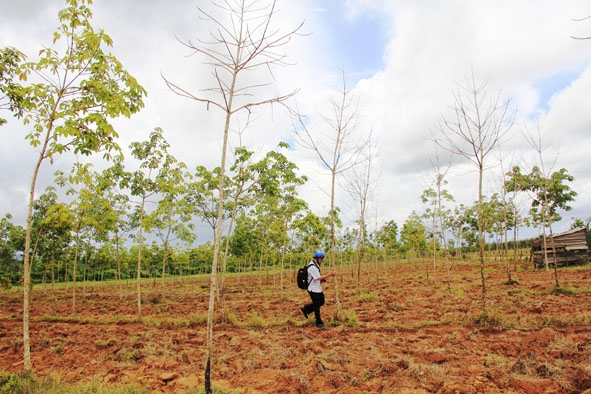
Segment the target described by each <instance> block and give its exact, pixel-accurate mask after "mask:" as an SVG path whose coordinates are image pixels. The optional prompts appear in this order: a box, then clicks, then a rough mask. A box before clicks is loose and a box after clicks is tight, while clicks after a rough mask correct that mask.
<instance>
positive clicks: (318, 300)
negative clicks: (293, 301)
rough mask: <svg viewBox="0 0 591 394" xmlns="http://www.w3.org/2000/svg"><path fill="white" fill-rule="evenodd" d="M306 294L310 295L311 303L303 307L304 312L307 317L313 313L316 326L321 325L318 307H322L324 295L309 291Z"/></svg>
mask: <svg viewBox="0 0 591 394" xmlns="http://www.w3.org/2000/svg"><path fill="white" fill-rule="evenodd" d="M308 294H310V299H311V300H312V303H311V304H306V305H304V312H305V313H306V314H307V315H309V314H310V313H312V312H314V317H315V318H316V324H323V323H322V319H321V318H320V307H321V306H322V305H324V293H313V292H311V291H309V292H308Z"/></svg>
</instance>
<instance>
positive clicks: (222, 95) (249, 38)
mask: <svg viewBox="0 0 591 394" xmlns="http://www.w3.org/2000/svg"><path fill="white" fill-rule="evenodd" d="M211 5H212V9H211V10H207V9H205V8H203V7H198V11H199V15H200V17H201V20H202V21H203V22H204V23H205V24H207V25H208V26H209V27H210V30H209V32H210V37H209V38H203V39H199V40H198V41H197V42H196V43H194V42H192V41H186V42H183V45H184V46H185V47H187V48H188V49H189V50H190V51H191V52H192V53H193V54H194V55H198V56H199V57H200V58H202V59H204V61H205V63H206V64H208V65H209V66H211V68H212V74H213V76H214V81H213V85H212V86H209V87H207V88H206V89H205V90H199V91H198V92H196V93H194V92H192V91H191V90H189V89H187V88H183V87H182V86H181V85H179V84H177V83H174V82H172V81H171V80H169V79H167V78H164V80H165V82H166V84H167V86H168V87H169V88H170V89H171V90H172V91H173V92H175V93H177V94H179V95H180V96H183V97H186V98H189V99H191V100H194V101H196V102H199V103H204V104H206V106H207V108H210V107H214V108H217V109H219V110H220V111H221V113H222V114H223V115H222V116H223V117H224V127H223V130H222V144H221V157H220V167H219V168H220V182H219V186H218V190H219V191H218V194H219V196H218V201H217V216H218V219H217V226H216V228H215V237H214V256H213V263H212V272H211V285H210V297H209V306H208V313H207V354H206V360H205V381H204V388H205V392H206V394H211V392H212V390H211V362H212V355H213V323H214V316H213V313H214V300H215V294H216V285H217V277H216V273H217V269H218V263H219V261H220V255H221V253H220V252H221V241H222V239H221V238H222V219H223V217H224V201H225V198H224V192H225V185H224V178H225V176H226V175H225V173H226V155H227V150H228V139H229V135H230V127H231V125H232V119H233V118H234V117H235V115H237V114H238V113H241V112H251V111H253V110H254V109H255V108H257V107H260V106H266V105H272V104H281V103H285V101H287V100H288V99H289V98H290V97H292V96H293V95H294V94H295V93H296V91H293V92H291V93H288V94H286V95H276V94H271V95H270V96H268V97H261V93H259V92H264V91H265V89H263V88H265V87H269V86H271V85H272V84H273V81H274V75H273V68H274V67H276V66H283V65H285V64H286V63H285V60H286V54H285V53H284V51H283V49H284V47H285V46H286V45H287V44H288V43H289V41H290V40H291V39H292V38H293V37H294V36H295V35H297V34H298V31H299V30H300V28H301V27H302V25H303V23H301V24H300V25H298V26H297V27H295V28H294V29H291V30H287V31H286V32H285V33H284V32H282V31H281V29H279V28H278V27H277V26H275V24H276V22H275V21H276V19H277V18H276V16H277V8H276V1H274V0H272V1H269V2H261V1H260V0H224V1H212V2H211ZM220 11H221V12H222V13H223V14H224V15H223V16H220V17H218V16H217V15H219V12H220ZM253 75H256V78H254V79H252V76H253ZM263 94H265V93H263Z"/></svg>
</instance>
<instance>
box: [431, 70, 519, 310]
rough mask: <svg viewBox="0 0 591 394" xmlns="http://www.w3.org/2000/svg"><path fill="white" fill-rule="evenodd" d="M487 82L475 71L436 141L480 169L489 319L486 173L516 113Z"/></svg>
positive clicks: (481, 239)
mask: <svg viewBox="0 0 591 394" xmlns="http://www.w3.org/2000/svg"><path fill="white" fill-rule="evenodd" d="M487 86H488V81H487V80H485V81H483V82H477V81H476V78H475V76H474V72H472V74H471V75H470V77H468V78H466V83H465V84H464V85H460V86H459V87H458V91H457V93H456V94H455V95H454V104H453V105H452V108H451V110H452V111H451V112H452V113H451V115H450V116H449V117H448V118H442V119H441V121H440V127H439V130H440V136H439V137H435V143H436V144H437V145H439V146H440V147H442V148H443V149H445V150H447V151H449V152H451V153H453V154H456V155H459V156H461V157H463V158H464V159H466V160H467V161H468V162H469V163H470V164H471V165H472V166H473V167H475V168H476V169H477V171H478V204H477V208H478V210H477V218H478V245H479V260H480V281H481V289H482V318H483V320H484V321H486V320H487V319H488V309H487V305H486V276H485V263H484V247H485V240H484V213H483V211H482V209H481V208H482V207H483V185H484V172H485V170H486V169H487V168H488V167H489V166H490V165H491V163H490V155H491V153H492V152H493V151H494V149H496V147H497V146H498V145H499V144H501V142H502V141H503V138H504V137H505V135H506V134H507V133H508V132H509V131H510V130H511V128H512V126H513V120H514V117H515V112H514V111H512V109H511V106H510V103H511V101H510V99H509V98H503V97H502V96H501V92H499V93H498V94H497V95H493V96H491V95H489V94H488V91H487Z"/></svg>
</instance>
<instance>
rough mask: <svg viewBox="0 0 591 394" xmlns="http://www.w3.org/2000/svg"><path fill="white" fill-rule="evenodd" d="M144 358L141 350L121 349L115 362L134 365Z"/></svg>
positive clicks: (116, 355) (116, 354) (115, 356)
mask: <svg viewBox="0 0 591 394" xmlns="http://www.w3.org/2000/svg"><path fill="white" fill-rule="evenodd" d="M143 357H144V356H143V355H142V354H141V352H140V351H139V349H126V348H122V349H119V350H118V351H117V352H116V353H115V354H114V356H113V359H114V360H115V361H119V362H124V363H132V364H135V363H136V362H137V361H139V360H141V359H142V358H143Z"/></svg>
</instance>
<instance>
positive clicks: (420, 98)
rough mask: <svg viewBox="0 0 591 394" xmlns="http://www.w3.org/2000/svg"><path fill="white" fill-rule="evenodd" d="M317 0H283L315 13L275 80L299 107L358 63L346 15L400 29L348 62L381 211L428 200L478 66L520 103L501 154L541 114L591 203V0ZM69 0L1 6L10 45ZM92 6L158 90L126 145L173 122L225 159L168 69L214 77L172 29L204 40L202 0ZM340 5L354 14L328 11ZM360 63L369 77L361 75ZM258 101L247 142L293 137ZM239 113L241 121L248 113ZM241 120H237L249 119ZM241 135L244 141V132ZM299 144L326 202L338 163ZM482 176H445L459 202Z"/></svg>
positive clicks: (128, 122)
mask: <svg viewBox="0 0 591 394" xmlns="http://www.w3.org/2000/svg"><path fill="white" fill-rule="evenodd" d="M316 3H317V2H316V1H313V0H302V1H279V3H278V5H279V14H278V17H279V18H280V23H279V25H280V27H281V28H289V27H295V26H297V24H298V23H299V22H301V21H302V20H305V23H304V27H303V29H302V31H301V32H302V33H311V34H310V35H307V36H302V37H296V38H295V39H294V40H293V41H292V42H291V43H290V44H289V46H288V47H286V51H287V53H288V55H289V58H288V62H293V63H295V64H294V65H293V66H289V67H285V68H281V69H278V70H276V77H277V85H276V86H277V90H278V91H280V92H283V93H285V92H289V91H291V90H292V89H299V90H300V91H299V93H298V95H297V103H298V106H299V108H300V110H301V111H302V112H303V113H305V114H307V115H310V116H312V115H314V114H317V112H318V110H319V109H320V110H322V108H326V103H327V97H328V94H329V93H330V92H331V88H332V87H335V86H336V87H338V86H339V78H340V74H339V73H340V69H339V68H340V67H341V66H342V65H343V64H345V63H346V64H360V63H359V62H353V61H350V62H348V60H349V59H343V58H340V56H343V54H345V53H353V54H354V53H356V51H355V49H354V48H353V49H351V48H348V49H349V50H348V51H343V50H341V49H342V48H339V47H341V46H347V45H355V43H353V42H351V41H344V40H342V39H341V37H339V36H338V35H335V34H334V32H335V31H338V30H339V29H344V28H345V29H346V25H345V26H339V28H338V29H337V27H336V26H334V25H331V23H341V24H346V23H354V22H356V21H359V19H360V18H361V19H363V18H365V19H363V20H364V21H366V22H367V21H368V20H369V21H371V22H372V23H379V24H381V25H382V26H383V28H382V30H380V31H381V32H383V34H388V35H389V36H388V37H387V39H386V42H387V45H386V47H385V48H383V54H382V56H379V58H377V59H373V60H372V61H373V62H375V64H376V66H375V67H374V68H373V73H372V74H370V75H368V74H367V72H368V70H371V68H364V69H362V70H360V69H346V70H345V71H346V72H347V74H348V76H351V78H350V79H348V80H351V81H353V82H354V83H356V86H355V89H354V92H355V93H357V94H359V95H360V98H361V111H362V113H363V115H364V118H363V120H364V124H363V126H362V128H361V130H363V131H364V132H367V131H368V130H370V129H371V130H372V131H373V135H374V137H375V138H376V139H377V140H378V141H379V147H378V149H379V153H380V157H379V163H377V165H376V167H379V168H380V169H381V176H380V181H379V187H378V190H376V195H377V197H376V201H375V205H376V216H379V218H380V220H382V221H385V220H391V219H394V220H396V221H397V223H398V224H399V226H401V225H402V223H403V222H404V220H406V218H407V217H408V215H409V214H410V213H411V211H412V210H413V209H414V210H421V209H422V208H423V207H422V206H421V203H420V195H421V193H422V191H423V190H424V189H425V188H426V186H427V185H426V182H427V180H426V179H427V178H428V174H429V173H430V172H432V168H431V166H430V163H429V158H430V156H431V155H432V151H433V149H434V148H433V144H432V142H431V141H430V137H431V133H432V132H433V131H434V130H435V129H436V128H437V120H438V119H439V118H440V117H441V116H443V115H444V114H445V113H446V111H447V110H448V106H449V105H450V104H453V93H454V90H455V89H456V88H457V85H455V82H463V79H464V77H465V76H466V75H467V74H468V73H470V70H472V69H473V70H474V72H475V74H476V76H477V78H488V79H489V80H490V85H489V87H490V90H491V94H492V92H496V91H497V89H502V91H503V92H504V93H506V94H508V95H510V96H511V97H512V99H513V102H514V103H515V104H516V105H517V106H518V111H519V112H518V119H517V123H516V129H515V130H514V132H513V135H514V137H513V138H512V139H511V141H510V142H509V143H508V144H507V145H508V146H507V148H506V149H505V151H510V152H511V155H514V156H515V157H516V159H515V160H513V159H511V158H506V161H505V162H504V165H509V162H514V161H518V160H521V158H527V159H530V160H531V158H532V154H531V152H528V151H527V144H526V143H525V142H524V141H523V138H521V134H520V132H519V128H520V127H522V126H523V125H525V124H528V125H530V126H531V125H537V124H539V127H540V130H541V132H542V133H543V134H542V135H543V136H544V139H545V140H548V141H550V140H551V141H553V142H554V141H556V142H557V153H559V155H558V159H557V163H556V166H557V167H565V168H567V169H568V170H569V173H571V174H573V175H574V176H575V177H576V181H575V184H574V185H573V189H575V190H576V191H578V192H579V197H578V199H577V202H576V203H575V204H573V211H572V213H566V214H564V215H563V216H564V217H565V218H568V217H570V216H571V215H574V216H577V217H582V218H586V217H591V204H590V203H589V202H590V199H589V198H588V196H586V195H585V191H588V190H591V185H590V184H591V164H590V163H591V162H590V161H589V160H588V159H587V156H588V149H589V148H588V147H589V146H591V133H589V128H590V127H591V118H590V115H589V113H590V111H588V108H589V105H590V104H591V103H590V102H589V101H590V100H591V99H590V98H589V97H591V95H590V94H589V92H590V91H591V76H590V73H591V72H590V71H589V59H590V55H591V43H590V42H589V41H580V40H573V39H572V38H571V37H570V36H571V35H576V36H590V35H591V21H587V22H584V21H583V22H574V21H573V20H572V19H573V18H580V17H584V16H587V15H591V4H590V3H589V2H588V1H587V0H573V1H569V2H563V3H561V4H560V5H559V6H557V5H556V2H555V1H554V0H516V1H513V0H500V1H493V0H484V1H478V2H468V1H461V0H452V1H448V0H445V1H444V0H422V1H412V2H410V1H402V0H397V1H391V0H348V1H346V2H344V3H343V2H338V1H334V2H328V3H326V4H325V3H323V6H324V5H325V8H326V10H327V11H326V12H324V11H323V12H319V11H318V5H317V4H316ZM64 4H65V2H62V1H58V0H44V1H41V0H26V1H20V2H9V3H7V4H6V5H5V6H3V12H2V14H0V47H4V46H8V45H11V46H16V47H18V48H21V49H22V50H25V51H26V52H27V53H28V54H30V55H32V56H33V55H34V54H35V53H36V51H37V50H38V49H39V48H40V47H41V46H42V44H48V43H50V41H51V34H52V31H53V30H54V28H55V26H56V24H57V10H59V9H60V8H63V5H64ZM206 4H208V3H207V2H200V3H199V4H198V5H199V6H205V5H206ZM335 7H343V8H335ZM91 8H92V10H93V12H94V15H95V18H94V23H95V27H96V28H104V29H105V31H106V33H107V34H109V35H110V36H111V37H112V38H113V40H114V45H115V47H114V49H113V51H114V53H115V55H116V56H117V57H118V58H119V59H120V60H121V61H122V63H123V64H124V66H125V67H126V68H127V69H128V70H129V71H130V72H131V73H132V75H134V76H136V77H137V78H138V80H139V81H140V83H142V84H143V85H144V86H145V87H146V88H147V90H148V94H149V96H148V98H147V99H146V108H145V109H144V110H143V111H142V112H141V113H140V114H138V115H135V116H133V117H132V118H131V119H120V120H117V121H116V124H117V127H118V130H120V135H121V145H122V146H123V147H126V146H127V145H128V144H129V143H130V142H131V141H134V140H136V141H137V140H141V139H144V138H145V137H146V136H147V135H148V134H149V132H150V131H151V130H152V129H153V128H154V127H162V128H163V129H164V131H165V135H166V138H167V139H168V140H169V142H170V143H171V150H172V152H173V153H174V154H175V155H177V157H178V158H179V159H180V160H183V161H185V162H186V163H187V165H188V166H189V168H194V167H195V165H197V164H205V165H207V166H209V167H212V166H216V165H218V164H219V163H218V162H217V160H219V159H217V158H218V155H219V149H220V146H221V142H220V138H221V134H220V133H221V127H220V123H219V122H220V120H219V119H220V118H219V112H216V110H214V109H210V110H209V111H207V110H206V108H205V106H204V105H202V104H198V103H196V102H192V101H190V100H188V99H184V98H182V97H179V96H177V95H175V94H173V93H172V92H170V91H169V90H168V89H167V88H166V86H165V84H164V81H163V80H162V78H161V75H160V74H161V73H162V74H164V75H165V76H166V77H167V78H169V79H171V80H173V81H175V82H178V83H179V84H181V85H182V86H183V87H187V88H189V89H191V90H192V91H194V92H198V89H203V88H206V87H209V86H210V85H209V84H208V82H207V81H208V79H209V78H211V70H210V69H209V68H208V67H207V66H204V65H203V64H202V62H201V61H200V60H199V59H198V58H197V57H190V56H187V55H189V51H188V50H187V49H186V48H185V47H183V46H182V45H181V44H180V43H179V42H178V41H177V39H176V38H175V36H176V37H178V38H179V39H181V40H193V41H194V42H196V40H197V39H198V38H200V37H201V38H203V37H206V36H205V35H206V34H207V30H206V28H205V26H204V25H203V23H202V22H200V20H199V19H198V14H197V4H196V2H194V1H192V0H183V1H174V2H162V1H156V0H151V1H139V0H138V1H125V2H120V1H115V0H101V1H95V2H94V4H93V5H92V6H91ZM330 12H339V13H341V14H342V15H346V16H347V17H348V18H349V19H347V18H331V17H330V15H329V14H330ZM347 21H349V22H347ZM380 40H382V41H383V37H380V38H379V39H378V37H376V40H369V41H370V42H368V43H367V45H375V44H376V43H378V42H382V41H380ZM374 41H375V42H374ZM357 45H361V44H357ZM358 52H359V51H358ZM352 56H354V55H352ZM356 60H359V59H356ZM363 60H367V59H363ZM380 67H381V69H380ZM376 69H378V70H379V71H377V72H376V71H375V70H376ZM583 70H584V71H583ZM564 73H566V74H568V75H571V74H572V75H573V76H574V77H573V78H574V79H573V80H572V81H571V83H570V85H569V86H559V87H557V89H558V90H557V91H556V92H555V93H554V95H553V96H552V99H551V100H550V101H549V102H548V103H544V102H541V100H542V99H545V98H544V97H543V96H542V95H541V86H540V84H543V83H544V81H546V80H547V79H548V78H551V77H553V76H555V75H561V74H564ZM353 75H355V77H352V76H353ZM358 75H363V76H364V79H361V80H358V78H359V77H358ZM537 114H539V115H541V116H540V117H539V119H535V118H532V116H535V115H537ZM257 115H258V117H256V118H255V119H254V123H253V127H252V128H250V129H249V130H248V131H247V132H246V133H245V134H244V135H243V138H244V140H243V142H245V143H247V144H248V146H250V147H251V149H253V150H257V151H260V152H262V153H263V152H265V151H266V150H268V149H272V148H274V147H275V146H276V145H277V142H278V141H279V140H284V139H288V138H289V129H290V127H291V126H290V121H289V119H287V118H286V117H285V113H284V112H283V111H282V110H281V109H279V108H277V107H275V108H273V113H272V114H271V113H270V110H268V111H262V112H259V113H258V114H257ZM241 122H242V124H244V117H242V118H241ZM16 124H17V122H16V121H15V120H13V119H11V121H10V122H9V124H8V125H6V126H3V127H2V128H0V165H1V166H2V168H3V169H5V168H18V170H16V171H8V172H7V171H3V172H2V174H0V186H1V187H2V190H1V191H0V203H1V204H2V205H1V206H2V208H3V211H4V212H11V213H13V214H14V216H15V218H16V217H17V216H21V217H22V215H23V213H24V211H23V208H22V207H23V204H22V201H24V200H25V199H26V189H27V185H28V179H27V177H28V176H29V175H28V174H29V172H30V168H31V167H32V166H31V162H30V154H31V152H32V151H33V150H32V148H30V147H29V146H28V145H27V144H26V143H25V142H24V141H23V139H22V137H23V133H24V131H23V129H22V128H19V127H17V126H16ZM234 127H235V130H236V128H238V127H239V126H238V125H235V126H234ZM536 127H537V126H536ZM233 139H234V141H233V144H234V145H235V144H236V143H237V142H236V134H233ZM289 156H290V158H291V159H292V160H294V161H295V162H296V164H297V165H298V166H299V167H300V169H301V171H302V173H304V174H306V175H308V176H309V177H310V178H311V179H312V180H311V182H310V184H309V185H307V186H306V188H305V190H303V193H302V194H303V196H304V198H306V199H307V200H308V201H309V202H310V203H311V205H312V207H313V209H314V210H315V211H316V213H318V214H321V215H324V214H326V212H327V211H328V200H327V197H326V194H325V193H324V192H322V191H321V190H320V189H321V187H324V186H325V185H326V184H327V182H329V179H328V177H327V176H326V175H325V174H323V173H322V172H321V171H320V170H319V168H318V166H317V163H316V162H315V160H314V159H312V158H311V156H313V155H311V154H310V152H307V151H304V150H303V149H302V148H301V147H294V149H293V150H292V151H290V152H289ZM64 161H66V162H67V161H68V160H67V159H64ZM53 170H54V168H49V169H47V170H45V172H44V182H45V183H50V182H51V173H52V172H53ZM495 171H497V170H495ZM495 171H493V170H491V171H490V173H487V177H489V181H488V182H489V184H492V183H493V181H492V178H494V177H495V176H497V175H495V173H494V172H495ZM475 176H476V174H475V172H474V171H472V170H471V169H470V168H469V167H466V166H465V165H464V164H463V163H462V162H461V161H460V160H458V159H456V160H455V162H454V167H453V168H452V169H451V171H450V173H449V176H448V180H449V189H450V191H451V192H452V194H454V195H455V197H456V201H457V202H458V203H459V202H462V203H465V204H471V203H472V202H473V201H474V200H475V195H476V190H475V189H474V180H475ZM339 193H340V198H339V201H338V203H339V205H340V206H341V207H354V204H352V203H351V202H350V201H348V199H349V196H348V195H346V194H345V193H344V192H342V191H340V192H339ZM346 211H347V212H346V213H345V215H346V216H347V219H348V220H350V221H353V220H354V219H355V217H354V216H355V209H354V208H350V209H347V210H346ZM2 213H3V212H2Z"/></svg>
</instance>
